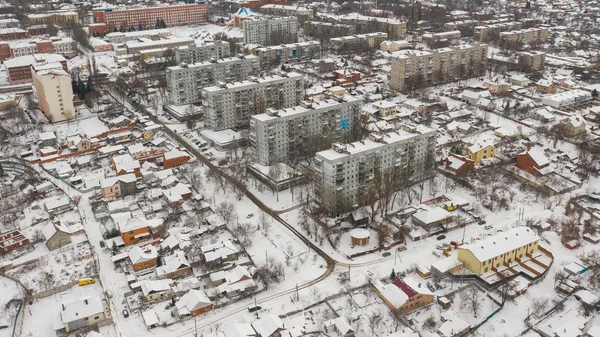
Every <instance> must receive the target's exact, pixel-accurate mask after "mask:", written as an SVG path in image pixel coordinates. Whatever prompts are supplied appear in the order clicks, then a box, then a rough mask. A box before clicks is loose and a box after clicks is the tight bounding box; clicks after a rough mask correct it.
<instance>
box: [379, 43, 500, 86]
mask: <svg viewBox="0 0 600 337" xmlns="http://www.w3.org/2000/svg"><path fill="white" fill-rule="evenodd" d="M487 51H488V46H487V45H486V44H480V43H474V44H472V45H460V46H453V47H447V48H439V49H434V50H429V51H425V50H401V51H399V52H396V53H394V54H393V55H392V71H391V81H390V86H391V87H392V89H393V90H397V91H403V92H404V91H407V90H410V89H414V88H422V87H426V86H428V85H432V84H437V83H445V82H452V81H455V80H458V79H460V78H469V77H474V76H479V75H480V74H482V73H483V72H485V69H486V65H487Z"/></svg>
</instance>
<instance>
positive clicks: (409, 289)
mask: <svg viewBox="0 0 600 337" xmlns="http://www.w3.org/2000/svg"><path fill="white" fill-rule="evenodd" d="M372 284H373V286H374V287H375V289H376V291H377V293H378V295H379V297H381V299H382V300H383V301H384V302H385V304H386V305H387V306H388V307H390V309H392V310H398V312H400V313H402V314H404V313H407V312H410V311H413V310H416V309H419V308H422V307H424V306H426V305H429V304H432V303H433V300H434V295H433V293H432V292H431V291H430V290H429V289H428V288H427V287H426V286H425V284H424V283H422V282H420V281H417V280H415V279H413V278H411V277H405V278H404V279H397V280H395V281H394V282H392V283H388V284H383V283H382V282H381V281H380V280H377V279H376V280H374V281H372Z"/></svg>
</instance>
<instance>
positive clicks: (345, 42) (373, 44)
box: [329, 32, 388, 54]
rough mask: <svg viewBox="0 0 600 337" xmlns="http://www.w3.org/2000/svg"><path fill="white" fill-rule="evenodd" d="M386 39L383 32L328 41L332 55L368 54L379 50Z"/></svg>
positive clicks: (385, 34)
mask: <svg viewBox="0 0 600 337" xmlns="http://www.w3.org/2000/svg"><path fill="white" fill-rule="evenodd" d="M387 37H388V35H387V33H383V32H376V33H367V34H359V35H350V36H342V37H335V38H331V39H330V40H329V49H330V50H331V52H332V53H334V54H348V53H360V52H368V51H370V50H373V49H379V46H380V45H381V43H382V42H384V41H385V40H386V39H387Z"/></svg>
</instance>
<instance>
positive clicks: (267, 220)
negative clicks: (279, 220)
mask: <svg viewBox="0 0 600 337" xmlns="http://www.w3.org/2000/svg"><path fill="white" fill-rule="evenodd" d="M258 222H259V223H260V227H262V230H263V232H265V233H268V232H269V228H271V217H270V216H269V215H268V214H267V213H265V212H264V211H260V214H259V215H258Z"/></svg>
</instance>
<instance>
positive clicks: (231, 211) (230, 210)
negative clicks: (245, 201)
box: [215, 201, 236, 224]
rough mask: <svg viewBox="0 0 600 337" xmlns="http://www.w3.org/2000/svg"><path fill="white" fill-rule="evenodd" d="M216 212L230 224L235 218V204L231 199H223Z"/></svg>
mask: <svg viewBox="0 0 600 337" xmlns="http://www.w3.org/2000/svg"><path fill="white" fill-rule="evenodd" d="M215 213H217V214H219V215H220V216H221V217H222V218H223V220H224V221H225V223H227V224H229V223H230V222H231V221H233V220H235V218H236V216H235V205H234V204H233V203H231V202H229V201H222V202H221V203H220V204H219V205H218V206H217V207H216V208H215Z"/></svg>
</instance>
